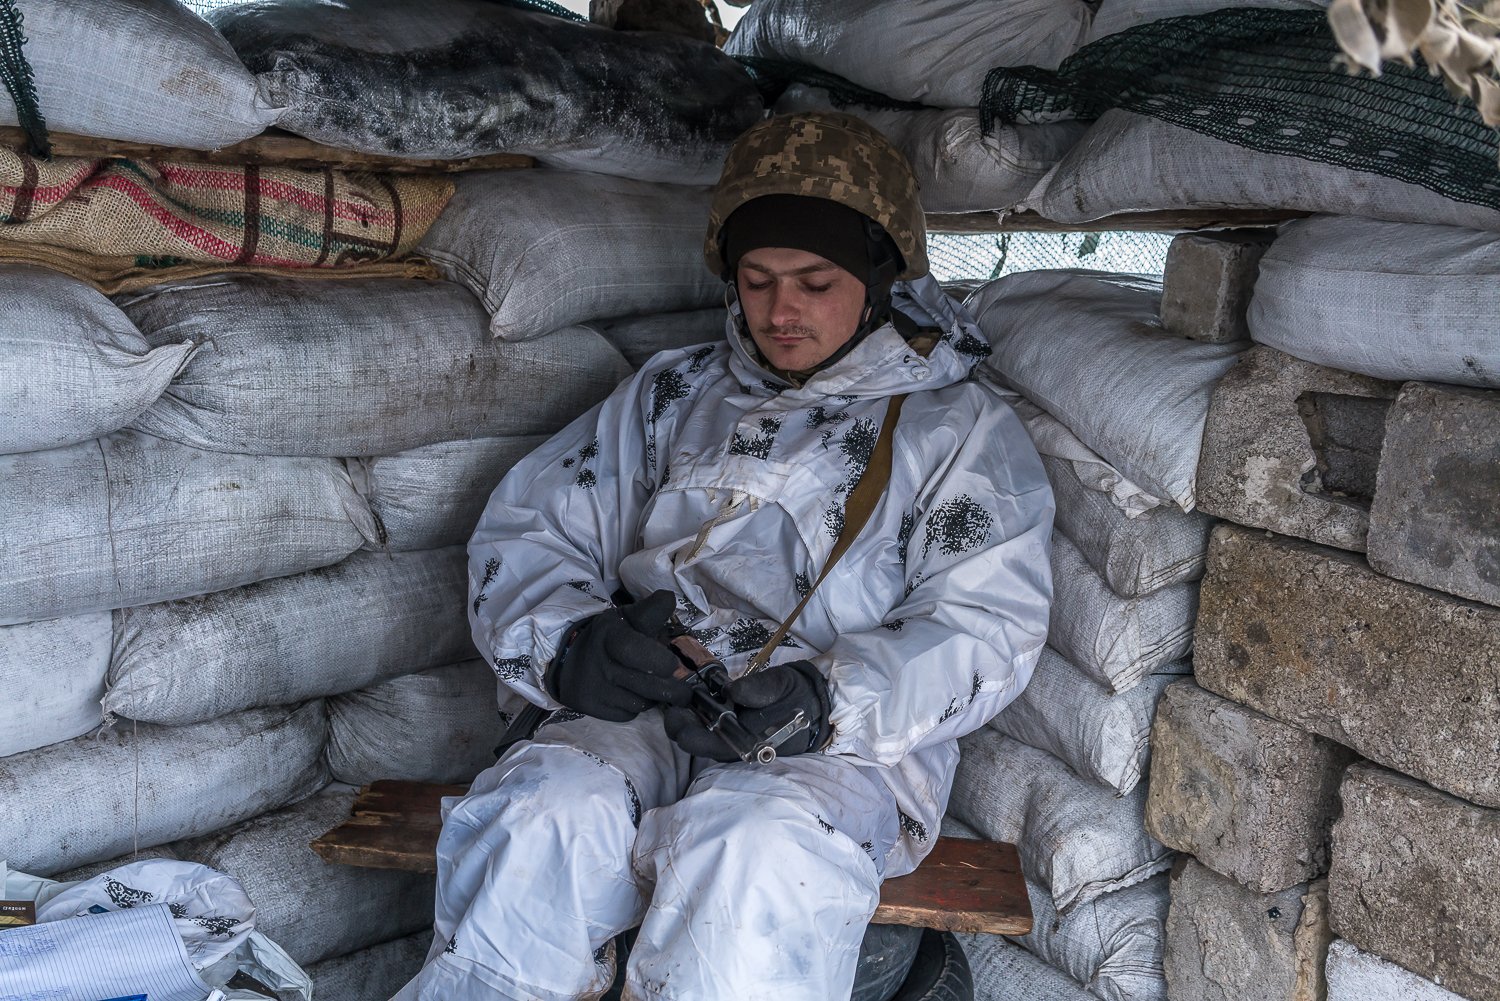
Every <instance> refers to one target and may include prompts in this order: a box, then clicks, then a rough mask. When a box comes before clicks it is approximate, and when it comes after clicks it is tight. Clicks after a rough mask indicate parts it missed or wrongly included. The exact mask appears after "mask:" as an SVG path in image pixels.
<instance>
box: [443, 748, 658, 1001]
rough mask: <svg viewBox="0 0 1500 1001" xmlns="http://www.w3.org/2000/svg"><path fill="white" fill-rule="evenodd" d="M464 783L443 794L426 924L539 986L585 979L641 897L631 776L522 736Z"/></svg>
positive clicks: (488, 964)
mask: <svg viewBox="0 0 1500 1001" xmlns="http://www.w3.org/2000/svg"><path fill="white" fill-rule="evenodd" d="M474 788H475V790H476V791H471V793H470V794H469V795H467V796H465V797H463V798H462V799H460V800H458V801H456V802H454V803H452V804H451V805H450V808H449V811H448V816H447V818H446V820H445V822H444V824H443V831H442V834H441V836H440V837H439V839H438V899H437V907H436V915H435V916H436V920H435V922H434V924H435V929H434V930H435V932H436V934H437V935H438V936H439V937H440V938H442V939H443V940H444V941H446V942H447V948H448V949H449V950H450V951H451V952H452V953H453V954H455V955H457V956H458V957H460V959H461V960H463V961H465V962H467V963H473V964H478V965H479V966H481V967H483V968H484V969H486V970H489V971H493V973H494V974H496V975H498V976H497V979H502V980H504V981H508V982H515V983H519V984H528V985H533V986H534V987H535V988H536V993H537V994H538V996H542V995H544V994H545V995H547V996H550V995H551V994H552V993H556V994H559V995H563V996H567V995H568V994H569V992H570V991H571V993H572V996H578V995H580V994H582V993H584V992H585V991H587V990H590V989H592V988H593V987H594V986H596V983H595V981H596V980H597V979H598V971H597V969H596V964H595V963H594V961H593V954H594V952H595V951H596V950H598V949H599V948H600V947H601V946H603V945H604V944H605V943H607V942H608V941H609V940H610V938H612V937H613V936H614V935H616V934H618V933H619V932H620V931H622V930H624V929H626V928H629V927H632V926H633V925H634V924H635V923H637V922H638V921H639V920H640V914H641V912H642V910H643V907H644V902H643V899H642V897H641V893H640V891H639V889H638V887H637V886H636V882H635V877H634V874H633V873H632V871H631V865H630V858H631V849H632V845H633V843H634V841H635V836H636V832H635V824H636V822H637V821H638V820H639V815H640V806H639V803H638V802H637V801H636V797H635V796H634V793H633V791H632V790H631V788H630V783H629V782H628V781H627V780H626V778H625V776H624V775H623V774H622V773H621V772H619V771H618V770H616V769H615V768H614V767H612V766H611V765H609V764H608V763H606V762H605V761H604V760H603V759H601V758H599V757H597V756H595V755H593V754H592V753H590V752H587V751H582V750H579V749H576V748H572V747H566V746H560V745H555V744H554V745H536V744H533V745H528V746H525V747H521V748H518V749H517V750H516V751H514V752H512V753H511V754H510V755H507V757H506V758H505V759H504V760H503V761H501V762H500V763H499V764H497V765H495V766H494V768H493V769H491V773H486V775H485V776H483V779H482V781H480V780H476V782H475V787H474Z"/></svg>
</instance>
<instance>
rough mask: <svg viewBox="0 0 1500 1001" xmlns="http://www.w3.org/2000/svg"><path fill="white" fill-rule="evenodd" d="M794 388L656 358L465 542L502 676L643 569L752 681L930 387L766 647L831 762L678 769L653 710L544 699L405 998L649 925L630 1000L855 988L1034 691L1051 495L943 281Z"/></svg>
mask: <svg viewBox="0 0 1500 1001" xmlns="http://www.w3.org/2000/svg"><path fill="white" fill-rule="evenodd" d="M895 305H896V307H897V308H899V309H901V310H902V311H903V312H905V313H907V314H908V315H909V316H912V317H913V318H914V319H916V320H917V321H918V322H919V323H921V324H922V325H923V326H926V327H934V328H937V329H939V330H941V331H943V338H942V340H941V341H940V342H939V343H938V344H937V346H936V347H935V348H934V349H933V350H932V351H931V353H930V357H928V358H925V359H924V358H922V357H921V356H920V355H918V354H917V353H916V352H914V351H912V350H911V349H910V348H909V347H908V346H907V344H906V342H905V341H904V340H903V339H902V337H901V336H900V335H899V334H898V333H897V332H896V331H895V330H894V329H893V328H892V327H891V326H890V325H889V324H887V325H885V326H883V327H881V328H880V329H878V330H876V331H874V332H873V333H871V334H870V335H869V336H868V337H866V338H865V339H864V340H863V341H862V342H860V343H859V344H858V345H857V346H856V347H855V348H854V349H853V350H852V351H851V352H850V353H849V354H847V355H846V356H845V357H843V358H842V359H840V360H839V361H837V362H836V363H835V364H833V365H831V366H830V367H828V368H827V369H825V370H823V371H821V372H819V373H817V374H816V375H814V376H813V377H812V378H811V379H809V380H808V382H807V383H806V385H804V386H802V387H801V388H790V387H787V386H786V385H785V384H784V383H783V382H781V381H780V380H778V379H777V378H775V377H774V376H773V375H772V374H771V373H770V372H768V371H767V370H765V369H763V368H762V367H761V366H760V365H759V364H758V362H757V361H756V360H755V359H756V355H755V353H754V349H753V345H752V344H751V343H749V342H748V339H742V338H741V336H740V335H739V334H738V333H737V331H736V328H735V324H734V322H733V321H732V320H731V321H730V322H729V324H728V338H727V343H719V344H714V345H709V346H705V347H701V348H686V349H680V350H675V351H667V352H663V353H661V354H659V355H657V356H655V357H654V358H652V359H651V361H650V362H648V363H647V364H646V366H645V367H644V368H643V369H642V370H641V371H640V372H639V373H637V375H636V376H635V377H634V378H632V379H630V380H628V381H627V382H625V383H624V384H623V385H621V386H620V387H619V388H618V389H617V390H616V391H615V392H614V394H613V395H612V396H610V398H609V399H608V400H606V401H605V402H604V403H602V404H600V405H599V406H597V407H595V408H594V409H593V410H591V411H590V412H589V413H587V414H585V415H583V416H582V417H580V418H579V419H578V420H576V421H574V422H573V423H572V424H571V425H569V426H568V427H567V428H566V429H565V430H563V431H562V432H560V433H559V434H558V435H557V436H555V437H554V438H553V439H552V440H550V441H549V442H548V443H547V444H545V445H543V446H542V447H541V448H539V449H538V450H537V451H536V452H534V453H533V454H532V455H530V456H529V457H528V458H526V459H525V460H523V461H522V462H521V463H519V464H518V465H517V466H516V467H515V468H514V469H512V470H511V471H510V473H509V474H508V475H507V476H506V477H505V479H504V481H503V482H502V483H501V484H500V485H499V487H498V488H497V489H496V490H495V492H494V494H493V495H492V496H491V498H490V502H489V505H488V507H487V508H486V510H485V513H484V515H483V517H482V518H481V520H480V522H479V525H478V528H477V530H476V531H475V533H474V537H473V539H472V541H471V542H470V545H469V574H470V597H471V603H470V620H471V624H472V626H473V633H474V639H475V642H476V644H477V645H478V647H479V649H480V650H481V651H483V653H484V654H485V655H486V656H487V658H488V659H489V660H490V662H491V663H492V664H493V665H494V668H495V670H496V671H497V673H498V674H499V676H500V678H501V680H502V681H504V682H505V683H506V684H508V685H509V686H511V687H512V688H513V689H515V690H517V691H519V692H520V693H522V694H523V695H524V696H525V697H526V698H528V699H530V700H531V701H533V702H537V703H541V704H544V705H546V706H548V707H550V708H554V709H560V707H558V705H557V703H556V702H555V701H553V700H552V699H551V698H550V697H549V696H548V695H546V694H545V692H544V691H543V689H542V685H541V678H542V673H543V670H544V668H545V666H546V665H547V664H548V663H549V662H550V661H551V660H552V658H553V656H554V654H555V652H556V648H557V644H558V643H559V641H560V640H561V637H562V635H563V633H564V632H565V631H566V630H567V628H568V627H569V625H570V624H571V623H573V622H575V621H577V620H579V619H581V618H584V617H586V616H589V615H592V614H594V613H595V612H598V611H599V610H600V609H601V608H602V607H603V606H604V605H605V604H606V603H607V601H608V596H609V595H610V594H612V593H613V592H614V591H615V590H616V589H617V588H618V587H620V586H622V585H623V586H624V587H625V588H626V589H627V590H628V591H629V592H630V593H631V594H633V595H635V596H636V597H644V596H645V595H648V594H650V593H651V592H653V591H655V590H657V589H658V588H666V589H668V590H671V591H673V592H675V593H676V594H677V596H678V607H677V614H678V616H679V618H680V619H681V620H682V621H683V623H684V624H685V625H686V626H687V627H688V628H689V629H690V630H691V631H692V633H693V634H694V635H695V636H697V637H698V638H699V639H700V640H702V641H703V642H704V643H705V644H706V645H707V646H708V647H709V648H710V649H711V650H713V651H714V652H715V653H716V654H717V655H718V656H719V657H720V658H722V659H723V661H724V663H725V664H726V666H727V667H728V668H729V670H730V673H731V674H732V675H738V674H740V673H741V672H742V671H743V670H744V669H745V666H746V664H747V662H748V660H749V658H750V657H751V656H752V655H754V654H755V653H756V652H757V651H758V650H759V649H760V648H761V646H762V645H763V644H764V643H765V642H766V641H767V640H768V639H769V638H770V636H771V634H772V633H773V632H774V631H775V630H776V628H777V627H778V625H779V624H780V622H781V621H782V620H783V619H784V617H785V616H786V615H787V614H788V613H789V612H790V611H791V610H792V608H793V607H794V606H795V605H796V603H797V602H798V600H799V599H800V597H801V594H802V593H805V591H806V589H807V588H808V587H809V585H810V583H811V582H812V581H813V580H816V579H817V576H818V574H819V572H820V571H821V569H822V567H823V564H824V562H825V561H826V560H827V558H828V554H829V551H830V549H831V548H832V547H833V544H834V540H835V539H836V538H837V537H838V534H839V531H840V528H841V522H842V514H843V505H844V500H845V497H846V495H847V493H848V491H849V490H850V489H851V487H852V485H853V484H854V483H855V482H856V481H857V479H858V477H859V474H860V473H861V471H862V470H863V468H864V464H865V463H866V462H867V461H868V459H869V456H870V454H871V450H872V448H873V445H874V442H875V439H876V435H877V432H878V431H879V427H880V423H881V421H882V419H883V418H884V416H885V410H886V405H887V403H888V401H889V397H890V396H891V395H893V394H897V393H909V394H910V396H909V398H908V399H907V401H906V403H905V405H904V409H903V411H902V413H901V415H900V422H899V424H898V426H897V427H898V430H897V431H896V434H895V441H894V449H893V453H894V460H893V464H892V467H893V468H892V472H891V478H890V483H889V486H888V487H887V489H886V491H885V495H884V497H883V498H882V500H881V502H880V504H879V506H878V507H877V508H876V510H875V512H874V514H873V515H872V516H871V518H870V521H869V522H868V523H867V524H866V525H865V527H864V530H863V531H862V532H861V533H860V535H859V537H858V538H857V540H856V541H855V543H854V545H853V546H852V547H851V548H850V550H849V551H848V552H847V553H846V554H845V555H844V557H843V559H842V560H841V561H840V562H839V563H838V564H837V566H836V567H835V568H834V570H833V571H832V573H831V574H830V575H829V577H828V578H827V579H826V580H825V581H824V582H823V583H822V585H821V586H819V588H818V589H817V592H816V593H815V594H814V596H813V598H812V600H811V601H810V603H809V604H808V606H807V608H806V609H805V610H804V612H803V614H802V616H801V617H800V618H799V619H798V621H797V623H796V625H795V627H794V628H793V629H792V631H791V634H790V635H789V636H788V638H787V639H786V640H785V641H784V643H783V645H782V652H780V653H779V654H778V655H777V656H774V657H773V658H772V661H773V663H774V662H779V661H781V660H795V659H808V660H811V661H812V662H813V663H814V664H816V665H817V666H818V667H819V669H820V670H822V671H823V672H824V673H825V676H826V677H827V678H828V681H829V685H830V688H831V694H832V706H833V709H832V723H833V727H834V736H833V740H832V743H831V744H829V746H828V747H827V749H826V750H825V752H823V753H821V754H804V755H798V756H794V757H783V758H778V759H777V761H776V762H775V763H773V764H772V765H770V766H761V765H747V764H742V763H739V762H735V763H733V764H717V763H715V762H712V761H708V760H705V759H694V758H689V757H688V756H687V755H686V754H684V753H683V752H682V751H680V750H679V749H678V748H676V747H675V745H673V744H672V743H671V742H670V741H669V740H668V739H667V738H666V736H665V734H664V732H663V729H662V720H661V713H660V711H659V710H650V711H648V712H646V713H643V714H642V715H641V716H640V717H638V718H637V719H636V720H635V721H634V722H632V723H627V724H616V723H606V722H602V721H599V720H593V719H589V718H586V717H580V716H579V714H577V713H573V712H569V711H565V710H563V711H559V712H556V713H554V714H553V715H552V716H551V717H550V718H549V719H548V721H547V722H546V723H544V724H543V726H542V727H541V728H540V729H539V730H538V731H537V734H536V738H535V739H534V740H533V741H531V742H530V743H523V744H520V745H518V746H517V747H516V748H513V749H512V750H511V751H510V752H509V753H507V754H506V755H505V756H504V757H503V758H502V759H501V760H500V761H499V763H497V764H496V765H495V766H493V767H492V768H490V769H489V770H488V771H486V772H485V773H483V774H482V775H480V776H479V778H478V779H476V780H475V782H474V785H473V787H472V788H471V790H470V792H469V794H468V795H467V796H465V797H462V798H454V799H450V800H447V801H445V803H444V813H445V818H446V819H445V824H444V827H443V832H442V837H441V839H440V841H439V845H438V902H437V908H436V922H435V931H436V938H435V941H434V946H433V952H432V955H431V956H430V957H429V961H428V966H427V968H426V969H425V970H424V971H423V972H422V974H421V975H420V976H418V977H417V978H416V979H415V980H413V981H412V983H411V984H409V985H408V986H407V988H406V989H405V990H404V991H403V992H402V993H401V994H400V995H399V996H398V1001H413V999H421V1001H481V999H484V1001H487V999H492V998H493V999H499V998H504V999H522V998H525V999H545V1001H554V999H564V998H566V999H572V998H578V997H594V996H597V994H598V993H600V992H602V991H603V990H604V989H606V988H607V986H608V984H609V980H610V976H611V974H612V971H613V951H612V948H611V947H610V944H609V943H610V942H611V939H612V938H613V936H615V935H616V934H617V933H619V932H621V931H623V930H625V929H627V928H630V927H634V926H635V925H637V924H641V923H642V922H643V921H644V923H643V924H641V930H640V933H639V937H638V939H637V942H636V945H635V947H634V948H633V950H632V951H631V956H630V962H629V966H628V969H627V981H626V997H627V998H632V999H648V998H649V999H669V998H670V999H682V1001H688V999H691V1001H705V999H736V1001H744V999H758V998H772V997H774V998H777V999H778V1001H786V999H795V998H807V999H809V1001H811V999H817V1001H827V999H829V998H836V997H840V996H842V997H848V995H849V991H850V989H851V986H852V984H853V978H854V970H855V959H856V955H857V953H858V949H859V943H860V939H861V938H862V936H863V933H864V929H865V926H866V924H867V922H868V919H869V916H870V915H871V913H873V911H874V909H875V906H876V904H877V903H878V899H879V884H880V881H881V879H882V878H884V877H889V876H896V875H900V874H903V873H906V872H909V871H910V870H911V869H913V868H914V867H915V866H916V865H917V863H918V862H919V861H920V860H921V859H922V857H923V856H924V855H925V854H926V852H927V851H928V849H929V848H930V847H931V844H932V840H933V839H934V838H935V837H936V835H937V830H938V824H939V821H940V818H941V817H942V814H943V812H944V809H945V807H946V804H947V800H948V792H949V786H950V784H951V782H952V779H953V772H954V768H955V765H956V763H957V759H958V747H957V744H956V740H957V738H958V737H960V736H962V735H964V734H966V733H968V732H970V731H972V730H974V729H976V728H977V727H979V726H982V725H983V724H984V723H985V722H986V721H988V720H989V719H990V718H991V717H993V716H994V715H995V714H996V713H997V712H998V711H999V710H1000V709H1001V708H1003V707H1004V706H1005V705H1006V704H1007V703H1009V702H1010V701H1011V700H1012V699H1014V698H1015V697H1016V696H1017V694H1019V693H1020V691H1021V689H1022V688H1023V687H1025V685H1026V683H1027V681H1028V680H1029V678H1030V676H1031V671H1032V668H1033V666H1034V665H1035V663H1036V660H1037V658H1038V656H1039V655H1040V653H1041V649H1042V644H1043V641H1044V639H1045V637H1046V631H1047V616H1048V606H1049V603H1050V600H1051V591H1052V584H1051V574H1050V569H1049V558H1048V545H1049V543H1048V539H1049V535H1050V532H1051V524H1052V494H1051V490H1050V488H1049V486H1048V484H1047V480H1046V477H1045V474H1044V473H1043V471H1042V467H1041V464H1040V461H1039V460H1038V458H1037V455H1036V452H1035V451H1034V449H1033V447H1032V444H1031V441H1030V439H1029V438H1028V437H1027V435H1026V432H1025V430H1024V429H1023V427H1022V425H1021V423H1020V421H1019V420H1018V419H1017V418H1016V416H1015V415H1014V414H1013V413H1012V412H1011V410H1010V409H1009V408H1008V407H1007V406H1005V405H1004V404H1003V403H1001V402H1000V401H999V399H998V398H997V397H996V395H995V394H994V393H993V392H992V391H991V390H989V389H988V388H986V387H984V386H983V385H982V384H980V383H977V382H974V381H971V380H969V379H968V378H967V376H968V374H969V371H970V369H971V367H972V366H973V365H974V364H975V362H977V361H978V360H979V359H980V358H982V357H983V356H984V355H986V354H987V353H988V350H989V349H988V346H987V345H986V344H985V342H984V341H983V340H982V339H981V335H980V334H979V332H978V329H977V328H976V327H975V326H974V325H973V323H972V322H971V321H970V320H969V319H968V317H967V314H964V313H963V312H962V310H961V308H960V307H958V306H957V305H956V304H954V303H952V302H951V301H950V300H949V299H948V297H947V296H946V295H945V294H944V293H943V292H942V291H941V289H940V288H939V287H938V285H937V283H936V282H934V281H932V280H931V279H930V278H924V279H919V280H918V281H916V282H913V283H898V285H897V286H896V294H895Z"/></svg>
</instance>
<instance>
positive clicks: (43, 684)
mask: <svg viewBox="0 0 1500 1001" xmlns="http://www.w3.org/2000/svg"><path fill="white" fill-rule="evenodd" d="M109 620H110V616H109V613H108V612H89V613H87V614H84V615H70V616H68V617H66V618H61V619H46V620H44V621H41V622H23V623H20V624H19V625H14V626H0V757H5V756H6V755H7V754H17V753H19V752H21V751H29V750H31V749H32V748H34V747H45V746H46V745H48V744H55V743H57V742H58V741H60V740H71V739H73V738H74V737H78V736H82V735H83V734H85V733H88V732H89V731H90V730H92V729H94V728H95V727H97V726H99V724H100V723H102V722H103V721H104V710H103V709H102V708H101V707H100V704H99V700H100V699H101V698H102V697H103V696H104V675H105V672H106V671H108V670H109V637H110V625H109Z"/></svg>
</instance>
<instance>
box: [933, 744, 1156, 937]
mask: <svg viewBox="0 0 1500 1001" xmlns="http://www.w3.org/2000/svg"><path fill="white" fill-rule="evenodd" d="M959 750H960V752H961V754H960V757H959V761H958V772H957V774H956V776H955V777H954V780H953V792H952V794H951V795H950V797H949V800H948V809H949V811H950V812H951V813H952V814H953V815H954V816H955V817H956V818H958V819H959V820H961V821H963V822H964V823H966V824H968V825H969V826H971V827H973V828H974V829H975V830H977V831H979V832H980V833H981V834H983V835H984V836H985V837H987V838H989V839H990V840H992V841H1008V842H1010V843H1012V844H1014V845H1015V846H1016V847H1017V849H1018V850H1019V851H1020V854H1021V868H1022V869H1023V870H1024V871H1025V873H1026V877H1027V878H1028V879H1030V880H1032V881H1033V882H1035V883H1036V884H1037V885H1038V886H1041V887H1044V888H1045V889H1046V891H1047V893H1048V894H1049V895H1050V896H1051V898H1052V900H1053V901H1054V903H1055V904H1056V906H1057V909H1058V910H1059V911H1060V912H1063V913H1066V912H1067V911H1069V910H1070V909H1071V908H1074V907H1077V906H1079V905H1081V904H1083V903H1085V902H1087V901H1089V900H1092V899H1094V898H1095V897H1098V896H1099V895H1101V894H1108V893H1111V892H1113V891H1115V890H1120V889H1123V888H1124V887H1127V886H1130V885H1132V884H1134V883H1139V882H1140V881H1141V880H1143V879H1146V878H1147V877H1149V876H1151V875H1153V874H1155V873H1158V872H1161V871H1162V870H1164V869H1165V868H1167V866H1168V865H1170V864H1171V858H1170V856H1171V853H1170V852H1169V851H1168V850H1167V849H1166V848H1164V847H1162V845H1161V844H1160V843H1158V842H1157V841H1156V840H1155V839H1153V838H1152V837H1151V836H1150V835H1149V834H1147V833H1146V828H1145V820H1144V810H1145V806H1146V789H1145V786H1137V787H1136V788H1135V790H1134V791H1133V792H1131V793H1130V794H1129V795H1127V796H1116V795H1115V793H1114V792H1113V791H1112V790H1109V789H1105V788H1103V787H1101V786H1098V785H1095V784H1094V783H1092V782H1089V781H1087V780H1086V779H1081V778H1079V777H1078V776H1077V775H1075V774H1073V772H1072V771H1070V770H1069V769H1068V766H1067V765H1065V764H1063V763H1062V762H1061V761H1059V760H1058V759H1057V758H1054V757H1053V756H1052V755H1050V754H1048V753H1047V752H1046V751H1039V750H1037V749H1036V748H1034V747H1027V746H1026V745H1025V744H1022V743H1021V742H1020V741H1017V740H1014V739H1012V738H1010V737H1006V736H1004V735H1002V734H999V733H996V732H995V731H994V730H992V729H990V728H989V727H983V728H981V729H979V730H977V731H975V732H974V733H972V734H970V735H969V736H967V737H965V738H963V739H962V740H960V741H959Z"/></svg>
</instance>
